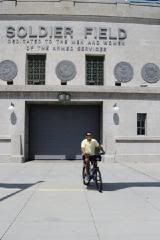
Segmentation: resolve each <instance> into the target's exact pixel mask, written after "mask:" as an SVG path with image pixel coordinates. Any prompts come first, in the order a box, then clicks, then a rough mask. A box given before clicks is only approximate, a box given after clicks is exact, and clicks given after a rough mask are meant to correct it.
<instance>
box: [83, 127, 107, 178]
mask: <svg viewBox="0 0 160 240" xmlns="http://www.w3.org/2000/svg"><path fill="white" fill-rule="evenodd" d="M96 150H99V151H102V153H103V154H104V153H105V151H104V150H103V147H102V146H101V145H100V144H99V143H98V142H97V140H96V139H94V138H92V133H91V132H87V133H86V135H85V139H84V140H83V141H82V142H81V153H82V158H83V164H84V167H85V169H86V172H87V173H88V174H89V168H90V158H91V157H92V156H94V155H95V154H96Z"/></svg>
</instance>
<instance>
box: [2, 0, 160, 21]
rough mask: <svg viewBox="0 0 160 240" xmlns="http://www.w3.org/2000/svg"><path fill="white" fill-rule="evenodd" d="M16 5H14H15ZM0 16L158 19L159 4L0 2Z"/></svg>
mask: <svg viewBox="0 0 160 240" xmlns="http://www.w3.org/2000/svg"><path fill="white" fill-rule="evenodd" d="M15 3H16V4H15ZM0 15H2V16H3V15H5V17H6V18H9V17H10V15H16V16H17V15H19V16H25V15H26V16H27V15H28V16H31V15H33V16H34V17H35V16H36V15H39V16H41V17H43V16H44V15H47V16H64V17H68V16H69V17H73V18H75V17H82V19H83V18H84V17H88V18H90V17H92V18H94V17H95V18H97V17H99V18H100V17H101V18H103V17H110V18H111V17H113V18H120V19H123V21H124V19H125V18H128V20H129V19H130V21H131V20H132V19H143V21H144V19H153V20H154V19H155V20H158V19H160V6H159V4H153V5H141V4H138V5H136V4H131V3H129V2H128V3H126V2H125V1H124V2H118V1H107V2H105V3H104V2H103V4H102V2H96V1H94V2H86V1H52V0H51V1H0Z"/></svg>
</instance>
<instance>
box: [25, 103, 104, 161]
mask: <svg viewBox="0 0 160 240" xmlns="http://www.w3.org/2000/svg"><path fill="white" fill-rule="evenodd" d="M100 125H101V106H99V105H39V104H34V105H30V106H29V159H78V158H79V157H80V143H81V141H82V139H83V138H84V134H85V132H86V131H91V132H93V134H94V137H95V138H96V139H98V140H100Z"/></svg>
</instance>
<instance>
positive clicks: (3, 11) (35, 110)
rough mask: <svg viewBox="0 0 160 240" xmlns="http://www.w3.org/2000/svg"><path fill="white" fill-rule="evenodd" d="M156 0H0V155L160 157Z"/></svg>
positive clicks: (4, 158)
mask: <svg viewBox="0 0 160 240" xmlns="http://www.w3.org/2000/svg"><path fill="white" fill-rule="evenodd" d="M159 39H160V7H159V5H158V4H156V3H155V4H154V3H152V4H146V3H141V4H135V3H132V2H127V1H105V0H99V1H98V0H94V1H89V0H86V1H83V0H81V1H78V0H74V1H71V0H68V1H67V0H66V1H65V0H62V1H58V0H52V1H41V0H39V1H38V0H37V1H36V0H35V1H28V0H26V1H23V0H17V1H2V0H1V1H0V99H1V101H0V161H1V162H24V161H28V160H34V159H39V160H41V159H43V160H45V159H46V160H47V159H49V160H52V159H53V160H54V159H58V160H61V159H80V142H81V140H82V139H83V137H84V133H85V132H86V131H92V132H93V134H94V136H95V138H97V139H98V140H99V141H100V142H101V144H102V145H103V146H104V149H105V150H106V155H105V156H104V159H105V161H154V160H157V159H158V157H159V156H160V126H159V120H160V44H159Z"/></svg>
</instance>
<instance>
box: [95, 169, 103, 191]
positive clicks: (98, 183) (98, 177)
mask: <svg viewBox="0 0 160 240" xmlns="http://www.w3.org/2000/svg"><path fill="white" fill-rule="evenodd" d="M95 183H96V188H97V190H98V191H99V192H102V191H103V183H102V176H101V172H100V170H99V169H97V171H96V179H95Z"/></svg>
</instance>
